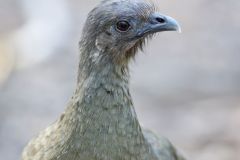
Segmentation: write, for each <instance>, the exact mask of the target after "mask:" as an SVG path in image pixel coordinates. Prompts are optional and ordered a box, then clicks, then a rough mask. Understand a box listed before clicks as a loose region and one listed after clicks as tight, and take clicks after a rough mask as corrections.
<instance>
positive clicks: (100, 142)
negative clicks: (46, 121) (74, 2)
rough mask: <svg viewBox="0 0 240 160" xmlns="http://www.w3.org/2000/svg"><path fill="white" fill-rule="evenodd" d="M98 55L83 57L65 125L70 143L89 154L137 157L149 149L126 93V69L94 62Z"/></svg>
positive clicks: (109, 62) (110, 62)
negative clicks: (93, 152) (74, 142)
mask: <svg viewBox="0 0 240 160" xmlns="http://www.w3.org/2000/svg"><path fill="white" fill-rule="evenodd" d="M94 54H96V55H95V56H96V57H95V56H94ZM99 54H101V53H88V54H86V55H84V53H83V54H82V57H81V60H80V71H79V78H78V87H77V90H76V93H75V95H74V97H73V99H72V102H71V105H69V107H68V108H67V110H66V113H65V118H64V120H63V123H64V124H65V125H64V126H65V127H67V128H68V130H69V131H71V136H70V137H71V138H70V139H72V140H71V142H72V141H76V145H77V146H76V147H77V148H79V150H83V151H89V154H92V150H95V152H96V153H98V154H99V155H98V156H103V157H104V156H106V155H107V156H111V157H112V158H114V157H115V158H117V157H118V156H120V157H121V156H122V155H123V154H125V155H128V154H129V155H131V154H139V156H140V152H141V153H145V152H147V151H148V150H149V149H147V148H148V146H147V144H146V142H145V139H144V136H143V134H142V131H141V127H140V125H139V122H138V120H137V117H136V113H135V110H134V107H133V104H132V98H131V95H130V93H129V87H128V85H129V84H128V82H129V74H128V68H127V66H125V65H116V64H114V63H113V62H112V61H111V60H110V59H108V58H106V57H101V59H97V56H99ZM91 55H92V56H91ZM87 56H88V59H86V57H87ZM119 149H120V150H119ZM117 150H119V151H118V152H117ZM123 152H124V153H123ZM88 156H89V155H88Z"/></svg>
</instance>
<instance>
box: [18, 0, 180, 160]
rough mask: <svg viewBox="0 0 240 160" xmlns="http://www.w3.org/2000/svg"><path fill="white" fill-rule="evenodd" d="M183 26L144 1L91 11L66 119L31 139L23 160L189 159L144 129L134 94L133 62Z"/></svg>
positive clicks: (113, 0) (115, 0) (108, 0)
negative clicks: (152, 42)
mask: <svg viewBox="0 0 240 160" xmlns="http://www.w3.org/2000/svg"><path fill="white" fill-rule="evenodd" d="M176 30H180V27H179V25H178V23H177V22H176V21H175V20H174V19H173V18H171V17H168V16H165V15H162V14H160V13H158V12H157V10H156V7H154V5H153V4H152V3H150V2H147V1H144V0H105V1H103V2H102V3H100V4H99V5H98V6H97V7H96V8H94V9H93V10H92V11H91V12H90V13H89V15H88V18H87V21H86V23H85V27H84V29H83V33H82V37H81V41H80V63H79V73H78V83H77V88H76V91H75V94H74V95H73V97H72V99H71V100H70V102H69V105H68V107H67V108H66V110H65V112H64V113H63V114H62V115H61V116H60V118H59V119H58V120H57V121H56V122H55V123H53V124H52V125H50V126H49V127H48V128H47V129H46V130H44V131H43V132H41V133H40V134H39V136H38V137H36V138H35V139H33V140H32V141H30V142H29V144H28V145H27V147H26V148H25V150H24V152H23V155H22V160H183V159H184V158H183V157H182V156H181V155H180V154H179V153H178V152H177V151H176V149H175V148H174V147H173V145H172V144H171V143H170V142H169V141H168V140H167V139H165V138H158V137H156V136H155V135H154V134H153V133H151V132H150V131H146V130H143V129H142V128H141V127H140V124H139V122H138V119H137V116H136V113H135V110H134V107H133V103H132V98H131V95H130V93H129V69H128V63H129V60H131V58H133V57H134V56H135V54H136V52H137V50H138V49H141V48H142V47H143V44H144V41H145V39H146V38H149V37H151V36H152V35H153V34H154V33H157V32H161V31H176Z"/></svg>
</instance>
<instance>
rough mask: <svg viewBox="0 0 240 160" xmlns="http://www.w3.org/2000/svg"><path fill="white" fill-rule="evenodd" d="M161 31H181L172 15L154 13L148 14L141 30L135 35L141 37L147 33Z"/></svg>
mask: <svg viewBox="0 0 240 160" xmlns="http://www.w3.org/2000/svg"><path fill="white" fill-rule="evenodd" d="M163 31H178V32H179V33H181V27H180V25H179V23H178V22H177V21H176V20H175V19H173V18H172V17H169V16H165V15H162V14H159V13H154V14H152V15H151V16H150V18H149V20H148V22H147V23H146V25H145V26H144V27H143V28H142V29H141V31H139V32H138V34H137V37H143V36H144V35H147V34H153V33H157V32H163Z"/></svg>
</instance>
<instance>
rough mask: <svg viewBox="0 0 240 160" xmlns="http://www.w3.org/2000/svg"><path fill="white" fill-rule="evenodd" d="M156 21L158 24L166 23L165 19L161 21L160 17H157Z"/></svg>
mask: <svg viewBox="0 0 240 160" xmlns="http://www.w3.org/2000/svg"><path fill="white" fill-rule="evenodd" d="M156 20H157V22H159V23H165V22H166V21H165V19H163V18H161V17H157V18H156Z"/></svg>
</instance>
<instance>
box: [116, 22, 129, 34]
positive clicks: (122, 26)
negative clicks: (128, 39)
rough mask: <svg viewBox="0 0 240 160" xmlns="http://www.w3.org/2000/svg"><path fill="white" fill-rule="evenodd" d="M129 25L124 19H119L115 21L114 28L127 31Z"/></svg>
mask: <svg viewBox="0 0 240 160" xmlns="http://www.w3.org/2000/svg"><path fill="white" fill-rule="evenodd" d="M130 27H131V25H130V24H129V22H128V21H126V20H121V21H118V22H117V23H116V29H117V30H118V31H120V32H127V31H128V30H129V29H130Z"/></svg>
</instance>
